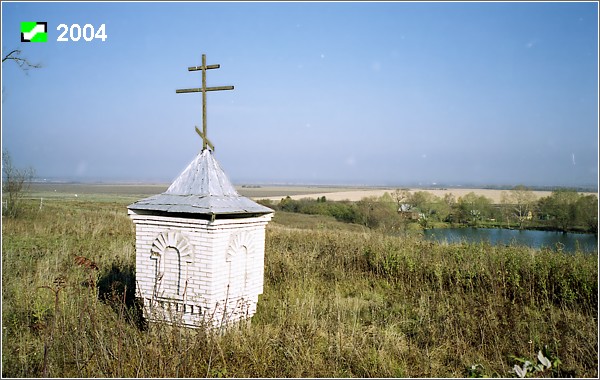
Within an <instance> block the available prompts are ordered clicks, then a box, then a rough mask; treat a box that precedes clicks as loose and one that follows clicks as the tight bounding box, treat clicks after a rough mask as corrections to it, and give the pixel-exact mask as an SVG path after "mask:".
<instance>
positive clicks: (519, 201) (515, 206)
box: [500, 185, 537, 229]
mask: <svg viewBox="0 0 600 380" xmlns="http://www.w3.org/2000/svg"><path fill="white" fill-rule="evenodd" d="M536 200H537V198H536V196H535V194H534V193H533V192H532V191H531V190H530V189H528V188H527V187H525V186H523V185H519V186H516V187H515V188H514V189H512V190H510V191H509V192H508V193H507V192H504V191H503V192H502V196H501V200H500V202H501V203H502V205H503V206H504V208H505V210H506V214H507V217H510V216H512V217H514V218H515V219H516V220H517V222H518V223H519V229H523V225H524V224H525V222H526V221H527V220H530V219H531V217H532V214H533V211H534V208H535V205H536Z"/></svg>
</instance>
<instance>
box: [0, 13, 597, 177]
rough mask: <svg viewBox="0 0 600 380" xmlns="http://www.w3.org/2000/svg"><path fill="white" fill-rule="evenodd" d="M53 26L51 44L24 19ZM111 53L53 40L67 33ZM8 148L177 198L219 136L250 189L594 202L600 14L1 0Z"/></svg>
mask: <svg viewBox="0 0 600 380" xmlns="http://www.w3.org/2000/svg"><path fill="white" fill-rule="evenodd" d="M22 21H47V22H48V42H47V43H23V42H21V41H20V22H22ZM63 23H64V24H67V25H69V26H70V25H72V24H79V25H80V26H82V27H83V26H84V25H85V24H91V25H93V26H94V27H96V28H98V27H99V26H100V25H101V24H105V27H106V34H107V39H106V41H105V42H101V41H100V40H93V41H91V42H86V41H84V40H83V39H81V40H80V41H78V42H74V41H69V42H57V37H58V35H59V32H58V31H57V27H58V25H59V24H63ZM13 49H22V50H23V55H24V56H25V57H27V58H28V59H29V60H31V61H32V62H34V63H38V62H39V63H41V64H42V65H43V68H41V69H33V70H30V71H29V72H28V73H24V72H23V71H22V70H21V69H20V68H19V67H18V66H17V65H16V64H14V63H13V62H8V61H7V62H4V63H3V64H2V147H3V149H7V150H8V151H9V152H10V153H11V155H12V157H13V160H14V162H15V163H16V164H17V165H18V166H22V167H24V166H33V167H34V168H35V169H36V171H37V174H38V175H39V176H40V177H42V178H46V177H47V178H62V179H70V180H78V181H93V180H102V181H113V180H114V181H161V182H170V181H172V180H173V179H174V178H175V177H177V175H178V174H179V173H180V172H181V171H182V170H183V169H184V168H185V167H186V166H187V164H188V163H189V162H190V161H191V160H192V159H193V158H194V157H195V155H196V154H198V153H199V152H200V149H201V146H202V145H201V144H202V142H201V140H200V138H199V137H198V136H197V135H196V133H195V132H194V126H195V125H198V126H201V123H202V120H201V94H200V93H196V94H176V93H175V90H176V89H179V88H191V87H200V85H201V74H200V72H188V71H187V67H188V66H194V65H200V64H201V55H202V53H205V54H206V55H207V63H208V64H217V63H218V64H220V65H221V68H220V69H218V70H210V71H208V72H207V84H208V86H225V85H234V86H235V90H234V91H222V92H211V93H208V135H209V138H210V139H211V141H212V142H213V143H214V144H215V157H216V158H217V160H218V161H219V162H220V163H221V166H222V167H223V168H224V170H225V172H226V173H227V175H228V176H229V178H230V179H231V180H232V181H233V182H234V183H238V184H243V183H306V184H365V185H390V186H392V185H413V184H419V183H421V184H422V185H430V184H432V183H437V184H447V185H460V184H479V185H486V184H505V185H516V184H526V185H551V186H553V185H559V186H585V185H595V184H597V181H598V5H597V4H596V3H595V2H582V3H420V2H418V3H404V2H397V3H373V2H368V3H355V2H351V3H350V2H348V3H338V2H335V3H308V2H306V3H204V2H198V3H187V2H184V3H119V2H116V3H66V2H65V3H10V2H9V3H7V2H3V3H2V52H3V54H6V53H7V52H9V51H11V50H13Z"/></svg>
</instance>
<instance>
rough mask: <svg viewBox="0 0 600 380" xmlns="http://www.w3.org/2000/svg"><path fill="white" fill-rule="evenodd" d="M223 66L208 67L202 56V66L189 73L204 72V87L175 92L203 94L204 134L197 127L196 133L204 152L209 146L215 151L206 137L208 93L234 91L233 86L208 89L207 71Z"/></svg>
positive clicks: (204, 57)
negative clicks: (200, 138) (200, 139)
mask: <svg viewBox="0 0 600 380" xmlns="http://www.w3.org/2000/svg"><path fill="white" fill-rule="evenodd" d="M219 67H221V65H206V54H202V66H192V67H188V71H199V70H202V87H201V88H186V89H182V90H175V92H176V93H177V94H185V93H188V92H201V93H202V132H200V130H199V129H198V127H196V133H198V134H199V135H200V137H202V150H204V149H206V147H207V146H209V147H210V149H212V150H213V151H214V150H215V147H214V145H213V144H212V143H211V142H210V140H209V139H208V136H207V135H206V92H207V91H222V90H233V86H221V87H206V70H210V69H218V68H219Z"/></svg>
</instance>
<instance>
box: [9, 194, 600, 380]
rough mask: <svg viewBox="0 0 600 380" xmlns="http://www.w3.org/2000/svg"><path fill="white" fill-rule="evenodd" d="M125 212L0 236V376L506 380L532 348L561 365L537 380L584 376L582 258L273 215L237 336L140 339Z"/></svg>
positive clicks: (43, 214)
mask: <svg viewBox="0 0 600 380" xmlns="http://www.w3.org/2000/svg"><path fill="white" fill-rule="evenodd" d="M125 206H126V204H125V203H110V202H102V203H86V202H79V203H73V202H68V201H49V202H48V203H47V204H46V205H45V206H44V208H43V209H42V211H38V210H37V205H35V204H32V207H31V210H29V212H27V213H26V215H25V217H23V218H21V219H16V220H13V219H5V220H3V224H2V237H3V239H2V272H3V276H2V292H3V294H2V302H3V304H2V306H3V313H2V325H3V331H2V334H3V335H2V337H3V339H2V345H3V347H2V375H3V376H8V377H41V376H44V377H45V376H49V377H463V376H466V375H467V370H466V369H467V368H468V367H469V366H471V365H473V364H481V365H482V366H483V368H484V370H483V371H484V374H485V375H488V376H500V377H506V376H511V373H510V372H509V370H510V369H511V368H512V366H513V365H514V364H515V363H516V362H515V360H514V359H513V355H514V356H517V357H527V358H530V359H532V358H534V357H535V356H534V355H535V354H536V353H537V350H539V349H541V348H543V347H544V346H545V345H547V346H548V348H549V349H550V351H551V352H552V353H553V355H554V357H557V358H559V359H560V360H561V361H562V364H561V365H560V366H559V367H558V368H556V367H555V368H554V372H548V373H546V374H545V376H576V377H597V376H598V368H597V358H598V346H597V340H598V326H597V315H598V313H597V307H598V305H597V299H598V287H597V275H598V273H597V258H596V257H591V256H586V255H582V254H577V255H563V254H558V253H555V252H551V251H535V250H530V249H525V248H517V247H493V246H490V245H487V244H475V245H468V244H464V245H450V246H449V245H437V244H433V243H429V242H424V241H422V240H419V239H418V238H416V237H410V236H406V237H403V238H394V237H389V236H385V235H382V234H379V233H377V232H372V231H368V230H365V229H363V228H361V229H360V230H348V229H344V230H342V229H340V228H337V227H339V225H336V223H337V222H335V221H331V220H327V219H319V218H318V217H314V218H313V217H312V216H311V218H310V220H306V219H305V218H302V219H294V217H293V216H290V215H285V214H282V215H281V216H277V217H276V218H275V219H274V221H273V222H272V223H271V224H270V225H269V227H268V229H267V241H266V257H265V290H264V294H263V295H262V296H261V297H260V300H259V306H258V310H257V313H256V314H255V316H254V317H253V319H252V323H251V324H249V325H242V326H239V327H238V328H233V329H231V330H228V331H226V332H225V333H223V334H222V335H218V334H211V333H207V332H205V331H204V330H189V329H183V328H178V327H169V326H166V325H159V324H152V325H150V326H147V327H144V325H143V324H140V323H139V322H140V320H139V315H138V314H136V308H135V306H134V305H133V302H132V301H133V299H132V298H133V297H132V291H133V289H132V288H133V287H134V286H135V278H134V273H135V269H134V263H135V250H134V243H135V237H134V230H133V226H132V223H131V222H130V221H129V219H128V217H127V215H126V209H125ZM317 226H320V227H317ZM336 226H337V227H336ZM95 267H97V268H98V270H96V269H95Z"/></svg>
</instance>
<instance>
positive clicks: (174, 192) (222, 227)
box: [127, 148, 273, 327]
mask: <svg viewBox="0 0 600 380" xmlns="http://www.w3.org/2000/svg"><path fill="white" fill-rule="evenodd" d="M127 208H128V213H129V216H130V218H131V219H132V220H133V223H134V224H135V234H136V283H137V289H136V294H137V296H138V297H139V298H141V299H142V300H143V305H144V316H145V318H146V319H147V320H148V321H150V322H160V321H165V322H168V323H172V324H181V325H184V326H188V327H220V326H224V325H229V324H231V323H234V322H238V321H242V320H247V319H249V318H250V317H252V315H254V313H255V312H256V307H257V303H258V296H259V295H260V294H262V292H263V278H264V253H265V229H266V225H267V223H268V222H269V221H270V220H271V218H272V216H273V210H271V209H270V208H267V207H265V206H262V205H260V204H258V203H256V202H254V201H252V200H250V199H248V198H246V197H242V196H240V195H239V194H238V192H237V191H236V189H235V188H234V186H233V185H232V184H231V182H230V181H229V180H228V179H227V177H226V175H225V173H224V172H223V170H222V169H221V167H220V165H219V164H218V162H217V161H216V159H215V158H214V156H213V152H212V151H211V150H210V149H208V148H205V149H203V150H202V152H201V153H200V154H198V156H196V158H195V159H194V160H193V161H192V162H191V163H190V164H189V165H188V167H187V168H186V169H185V170H184V171H183V172H182V173H181V175H179V177H177V179H175V181H174V182H173V183H172V184H171V186H169V188H168V189H167V190H166V191H165V192H164V193H162V194H158V195H154V196H152V197H149V198H146V199H142V200H139V201H137V202H135V203H133V204H131V205H129V206H128V207H127Z"/></svg>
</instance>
